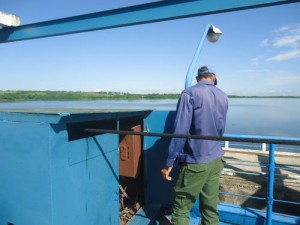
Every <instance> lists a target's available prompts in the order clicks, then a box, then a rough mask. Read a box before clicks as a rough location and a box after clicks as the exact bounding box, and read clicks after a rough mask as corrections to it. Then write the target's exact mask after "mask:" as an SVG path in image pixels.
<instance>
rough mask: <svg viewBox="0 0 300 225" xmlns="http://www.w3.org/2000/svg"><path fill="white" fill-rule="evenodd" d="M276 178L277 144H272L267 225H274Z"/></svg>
mask: <svg viewBox="0 0 300 225" xmlns="http://www.w3.org/2000/svg"><path fill="white" fill-rule="evenodd" d="M274 177H275V144H270V148H269V177H268V196H267V223H266V224H267V225H272V213H273V192H274Z"/></svg>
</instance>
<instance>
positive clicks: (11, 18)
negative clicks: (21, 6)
mask: <svg viewBox="0 0 300 225" xmlns="http://www.w3.org/2000/svg"><path fill="white" fill-rule="evenodd" d="M19 25H20V17H18V16H16V15H13V14H7V13H4V12H1V11H0V28H1V26H3V27H12V26H14V27H15V26H19Z"/></svg>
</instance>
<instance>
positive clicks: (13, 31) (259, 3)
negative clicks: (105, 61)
mask: <svg viewBox="0 0 300 225" xmlns="http://www.w3.org/2000/svg"><path fill="white" fill-rule="evenodd" d="M299 1H300V0H243V1H237V0H226V1H220V0H165V1H158V2H153V3H148V4H142V5H136V6H130V7H125V8H119V9H114V10H108V11H103V12H97V13H91V14H86V15H81V16H74V17H69V18H63V19H57V20H52V21H45V22H39V23H34V24H28V25H23V26H19V27H5V28H2V29H0V43H5V42H12V41H21V40H28V39H34V38H43V37H50V36H58V35H65V34H72V33H79V32H87V31H94V30H102V29H111V28H117V27H124V26H132V25H137V24H145V23H153V22H159V21H166V20H174V19H181V18H187V17H195V16H203V15H209V14H216V13H224V12H231V11H238V10H245V9H252V8H259V7H267V6H272V5H280V4H288V3H294V2H299Z"/></svg>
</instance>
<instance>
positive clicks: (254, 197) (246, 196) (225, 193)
mask: <svg viewBox="0 0 300 225" xmlns="http://www.w3.org/2000/svg"><path fill="white" fill-rule="evenodd" d="M220 194H222V195H231V196H236V197H243V198H253V199H258V200H266V198H262V197H256V196H250V195H242V194H233V193H229V192H222V191H220Z"/></svg>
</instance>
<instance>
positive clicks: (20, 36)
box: [0, 0, 300, 225]
mask: <svg viewBox="0 0 300 225" xmlns="http://www.w3.org/2000/svg"><path fill="white" fill-rule="evenodd" d="M299 1H300V0H251V1H250V0H248V1H236V0H226V1H222V2H220V1H219V0H166V1H159V2H154V3H148V4H143V5H137V6H132V7H126V8H121V9H115V10H109V11H104V12H99V13H93V14H87V15H82V16H75V17H70V18H64V19H58V20H53V21H46V22H40V23H35V24H29V25H24V26H20V27H6V28H2V29H0V43H5V42H12V41H21V40H28V39H35V38H43V37H50V36H58V35H65V34H72V33H79V32H87V31H93V30H102V29H110V28H117V27H124V26H131V25H137V24H145V23H153V22H159V21H166V20H173V19H180V18H187V17H194V16H202V15H208V14H216V13H223V12H230V11H238V10H244V9H251V8H258V7H266V6H272V5H280V4H288V3H295V2H299ZM274 154H275V145H274V144H271V146H270V157H269V160H270V162H269V191H268V201H267V203H268V210H267V224H268V225H270V224H272V206H273V184H274V167H275V162H274Z"/></svg>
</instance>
